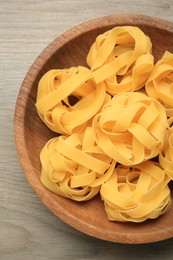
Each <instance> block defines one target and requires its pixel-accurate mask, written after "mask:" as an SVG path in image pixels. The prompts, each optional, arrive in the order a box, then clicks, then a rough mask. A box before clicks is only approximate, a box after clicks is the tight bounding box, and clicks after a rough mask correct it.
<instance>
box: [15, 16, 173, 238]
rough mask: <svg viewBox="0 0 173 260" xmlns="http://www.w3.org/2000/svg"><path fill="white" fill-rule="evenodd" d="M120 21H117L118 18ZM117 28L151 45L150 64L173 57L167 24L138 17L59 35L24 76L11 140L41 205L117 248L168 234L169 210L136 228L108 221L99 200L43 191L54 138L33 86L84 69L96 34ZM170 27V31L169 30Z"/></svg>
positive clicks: (172, 213)
mask: <svg viewBox="0 0 173 260" xmlns="http://www.w3.org/2000/svg"><path fill="white" fill-rule="evenodd" d="M117 17H120V18H117ZM121 25H135V26H138V27H139V28H141V29H142V30H143V32H144V33H146V34H147V35H148V36H149V37H150V38H151V41H152V44H153V54H154V56H155V61H157V60H158V59H160V58H161V56H162V55H163V53H164V52H165V51H166V50H168V51H170V52H173V29H172V30H171V29H170V25H171V24H170V23H168V24H167V23H166V22H164V21H163V23H162V21H161V20H157V19H154V18H146V17H143V16H140V17H139V16H134V17H133V16H132V15H129V16H122V17H121V16H111V17H107V18H106V17H105V18H104V17H103V18H100V19H95V20H92V21H89V22H86V23H84V24H82V25H79V26H77V27H76V28H74V29H72V30H71V31H69V32H67V33H65V34H64V35H62V36H59V37H58V38H57V39H55V41H54V42H52V43H51V44H50V45H49V46H48V47H47V48H46V49H45V50H44V51H43V52H42V53H41V54H40V56H39V57H38V58H37V60H36V61H35V62H34V64H33V65H32V67H31V69H30V70H29V72H28V74H27V75H26V77H25V79H24V81H23V84H22V87H21V90H20V93H19V97H18V101H17V104H16V112H15V139H16V145H17V150H18V154H19V159H20V162H21V165H22V167H23V170H24V172H25V175H26V177H27V179H28V181H29V182H30V184H31V186H32V187H33V189H34V191H35V192H36V193H37V194H38V196H39V197H40V199H41V200H42V201H43V202H44V203H45V204H46V206H47V207H48V208H49V209H50V210H52V211H53V212H54V213H55V214H56V215H57V216H59V217H60V218H61V219H62V220H63V221H65V222H66V223H68V224H69V225H71V226H73V227H75V228H77V229H78V230H80V231H82V232H85V233H87V234H89V235H91V236H94V237H97V238H101V239H105V240H109V241H115V242H122V243H146V242H152V241H158V240H162V239H165V238H168V237H171V236H172V235H173V223H172V218H173V208H171V209H170V211H169V212H168V213H167V214H165V215H163V216H161V217H159V218H158V219H156V220H150V221H146V222H144V223H141V224H133V223H117V222H110V221H108V220H107V218H106V214H105V211H104V205H103V203H102V202H101V200H100V197H99V195H98V196H97V197H95V198H94V199H92V200H90V201H88V202H82V203H78V202H74V201H71V200H68V199H65V198H61V197H59V196H57V195H55V194H53V193H52V192H50V191H48V190H47V189H46V188H45V187H44V186H43V185H42V184H41V182H40V179H39V176H40V161H39V154H40V151H41V149H42V147H43V146H44V145H45V143H46V142H47V141H48V140H49V139H50V138H52V137H54V136H57V134H56V133H53V132H52V131H50V130H49V129H48V128H47V127H46V126H45V125H44V123H43V122H42V121H41V120H40V119H39V117H38V115H37V112H36V108H35V102H36V95H37V85H38V81H39V79H40V78H41V76H42V75H43V74H44V73H45V72H46V71H48V70H50V69H53V68H54V69H57V68H60V69H61V68H68V67H71V66H79V65H83V66H87V65H86V55H87V53H88V51H89V48H90V46H91V44H92V43H93V42H94V41H95V38H96V36H97V35H99V34H100V33H103V32H105V31H106V30H109V29H111V28H113V27H114V26H121ZM172 27H173V26H172Z"/></svg>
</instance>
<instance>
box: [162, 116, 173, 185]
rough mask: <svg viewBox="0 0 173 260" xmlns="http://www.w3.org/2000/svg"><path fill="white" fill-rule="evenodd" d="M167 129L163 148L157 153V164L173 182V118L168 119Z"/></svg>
mask: <svg viewBox="0 0 173 260" xmlns="http://www.w3.org/2000/svg"><path fill="white" fill-rule="evenodd" d="M168 123H169V129H168V134H167V139H166V141H165V144H164V147H163V149H162V150H161V152H160V153H159V163H160V165H161V166H162V168H163V169H164V170H165V174H167V176H168V177H169V178H170V180H173V126H172V123H173V117H171V118H169V119H168Z"/></svg>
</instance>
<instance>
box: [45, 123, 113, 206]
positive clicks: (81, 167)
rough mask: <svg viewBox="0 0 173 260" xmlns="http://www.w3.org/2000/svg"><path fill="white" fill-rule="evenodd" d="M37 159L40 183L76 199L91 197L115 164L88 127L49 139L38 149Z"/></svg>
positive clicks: (108, 175)
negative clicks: (39, 150)
mask: <svg viewBox="0 0 173 260" xmlns="http://www.w3.org/2000/svg"><path fill="white" fill-rule="evenodd" d="M40 160H41V164H42V171H41V181H42V183H43V184H44V185H45V186H46V187H47V188H48V189H49V190H51V191H53V192H54V193H56V194H58V195H61V196H63V197H67V198H71V199H73V200H76V201H83V200H89V199H91V198H92V197H94V196H95V195H96V194H97V193H98V192H99V190H100V185H101V184H102V183H103V182H105V181H106V180H107V179H108V178H109V177H110V175H111V174H112V172H113V170H114V168H115V165H116V163H115V161H114V160H112V159H111V158H109V157H108V156H106V155H105V153H104V152H103V151H102V150H101V149H100V148H99V147H98V146H97V144H96V143H95V140H94V136H93V131H92V128H91V127H87V128H86V130H85V131H84V133H82V134H72V135H71V136H59V137H55V138H53V139H51V140H50V141H48V143H47V144H46V145H45V146H44V148H43V149H42V151H41V153H40Z"/></svg>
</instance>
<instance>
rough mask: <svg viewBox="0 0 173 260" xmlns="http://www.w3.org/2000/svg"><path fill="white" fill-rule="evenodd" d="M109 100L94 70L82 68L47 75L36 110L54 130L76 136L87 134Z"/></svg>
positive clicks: (40, 88) (39, 87)
mask: <svg viewBox="0 0 173 260" xmlns="http://www.w3.org/2000/svg"><path fill="white" fill-rule="evenodd" d="M70 99H72V103H73V104H71V102H70ZM108 99H110V96H109V95H108V94H107V93H106V87H105V84H104V82H102V83H100V84H96V83H95V81H94V79H93V78H92V75H91V73H90V70H89V69H87V68H85V67H81V66H79V67H72V68H70V69H62V70H50V71H48V72H47V73H46V74H44V76H43V77H42V78H41V80H40V82H39V85H38V93H37V102H36V107H37V111H38V114H39V116H40V118H41V119H42V120H43V121H44V123H45V124H46V125H47V126H48V127H49V128H50V129H51V130H53V131H54V132H57V133H60V134H72V133H73V132H80V131H83V130H84V129H85V128H86V126H87V124H88V122H89V120H90V119H91V118H92V117H93V116H94V115H95V114H96V113H97V112H98V110H99V109H100V108H101V106H102V105H103V104H104V102H105V101H106V100H108Z"/></svg>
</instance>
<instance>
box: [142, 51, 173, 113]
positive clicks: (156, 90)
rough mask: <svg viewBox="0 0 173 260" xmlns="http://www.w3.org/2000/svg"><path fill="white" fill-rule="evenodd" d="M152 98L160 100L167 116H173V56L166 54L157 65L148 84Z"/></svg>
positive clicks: (148, 91)
mask: <svg viewBox="0 0 173 260" xmlns="http://www.w3.org/2000/svg"><path fill="white" fill-rule="evenodd" d="M145 88H146V91H147V94H148V95H149V96H150V97H154V98H156V99H158V100H159V101H160V102H161V103H162V104H163V105H164V107H165V108H166V113H167V116H173V54H172V53H169V52H166V53H165V54H164V55H163V57H162V59H161V60H159V61H158V62H157V64H156V65H155V67H154V69H153V71H152V73H151V76H150V78H149V80H148V82H147V84H146V87H145Z"/></svg>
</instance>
